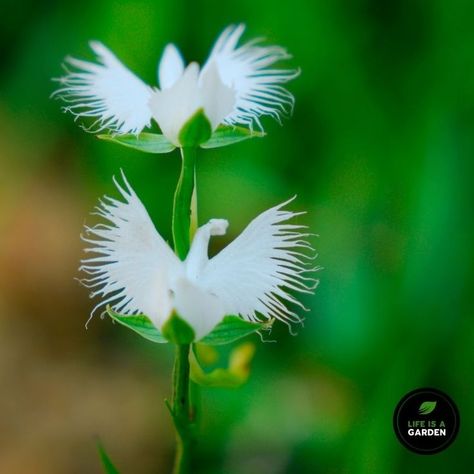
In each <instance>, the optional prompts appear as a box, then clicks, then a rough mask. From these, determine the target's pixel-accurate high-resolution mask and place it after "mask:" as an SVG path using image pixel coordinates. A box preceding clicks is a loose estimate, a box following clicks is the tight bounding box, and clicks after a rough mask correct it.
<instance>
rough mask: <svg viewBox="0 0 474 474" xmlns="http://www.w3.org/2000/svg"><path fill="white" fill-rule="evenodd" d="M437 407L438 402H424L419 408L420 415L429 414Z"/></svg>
mask: <svg viewBox="0 0 474 474" xmlns="http://www.w3.org/2000/svg"><path fill="white" fill-rule="evenodd" d="M435 408H436V402H423V403H422V404H421V405H420V408H418V413H419V414H420V415H429V414H430V413H431V412H432V411H434V409H435Z"/></svg>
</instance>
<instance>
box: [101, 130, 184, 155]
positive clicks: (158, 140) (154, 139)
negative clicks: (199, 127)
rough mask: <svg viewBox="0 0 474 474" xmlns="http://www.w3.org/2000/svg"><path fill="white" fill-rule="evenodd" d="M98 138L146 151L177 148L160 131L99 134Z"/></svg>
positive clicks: (167, 151) (155, 151)
mask: <svg viewBox="0 0 474 474" xmlns="http://www.w3.org/2000/svg"><path fill="white" fill-rule="evenodd" d="M97 138H99V139H100V140H106V141H109V142H113V143H117V144H119V145H123V146H126V147H128V148H133V149H134V150H138V151H143V152H145V153H170V152H171V151H173V150H174V149H175V148H176V147H175V146H174V145H173V144H172V143H171V142H170V141H169V140H168V139H167V138H166V137H165V136H164V135H160V134H158V133H140V134H138V135H133V134H131V133H127V134H125V135H97Z"/></svg>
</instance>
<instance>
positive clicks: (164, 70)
mask: <svg viewBox="0 0 474 474" xmlns="http://www.w3.org/2000/svg"><path fill="white" fill-rule="evenodd" d="M183 72H184V61H183V58H182V56H181V54H180V52H179V50H178V48H177V47H176V46H175V45H174V44H171V43H170V44H168V45H167V46H166V47H165V49H164V51H163V56H161V60H160V65H159V66H158V80H159V84H160V89H169V88H170V87H172V86H173V85H174V84H175V83H176V81H177V80H178V79H179V78H180V77H181V76H182V75H183Z"/></svg>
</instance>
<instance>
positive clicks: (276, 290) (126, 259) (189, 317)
mask: <svg viewBox="0 0 474 474" xmlns="http://www.w3.org/2000/svg"><path fill="white" fill-rule="evenodd" d="M122 178H123V184H119V183H118V181H117V180H116V179H115V178H114V182H115V185H116V186H117V188H118V190H119V192H120V194H121V196H122V198H123V200H117V199H113V198H110V197H107V196H106V197H104V199H102V200H101V201H100V204H99V205H98V206H97V208H96V211H97V212H96V214H98V215H99V216H100V217H102V218H104V219H105V221H106V222H102V223H99V224H97V225H95V226H94V227H87V226H86V232H85V235H83V236H82V238H83V240H84V241H86V242H87V243H89V244H90V247H89V248H87V249H86V252H88V253H89V252H90V253H93V254H94V255H95V256H93V257H91V258H86V259H84V260H82V262H81V263H82V265H81V267H80V270H81V271H83V272H85V273H86V274H87V278H84V279H83V280H81V282H82V283H83V284H84V285H85V286H87V287H88V288H90V289H91V291H92V292H91V297H96V296H97V297H100V298H101V301H100V302H99V303H98V304H97V305H96V307H95V308H94V309H93V311H92V313H91V317H92V315H93V314H94V312H95V311H96V310H97V308H100V307H104V306H106V305H110V306H111V308H112V309H113V310H114V311H116V312H118V313H121V314H125V315H134V314H145V315H147V316H148V317H149V318H150V319H151V321H152V322H153V324H154V325H155V326H156V327H157V328H158V329H160V328H161V327H162V326H163V324H164V323H165V322H166V321H167V320H168V318H169V317H170V316H171V314H172V313H173V312H174V311H175V312H176V313H177V314H178V315H179V316H180V317H181V318H183V319H184V320H185V321H186V322H187V323H188V324H189V325H190V326H191V327H192V328H193V329H194V332H195V334H196V339H197V340H199V339H201V338H202V337H204V336H205V335H206V334H208V333H209V332H210V331H211V330H212V329H213V328H214V327H215V326H216V325H217V324H218V323H219V322H220V321H221V320H222V319H223V317H224V316H226V315H239V316H240V317H242V318H243V319H245V320H247V321H261V320H265V319H271V318H276V319H278V320H280V321H283V322H285V323H286V324H287V325H288V326H289V327H290V330H291V323H300V322H301V321H302V319H301V317H300V316H299V315H298V314H297V313H296V311H295V310H296V309H297V308H298V307H299V308H300V309H303V310H306V308H305V307H304V305H303V304H302V303H301V302H300V301H299V300H298V299H296V298H295V296H294V293H296V292H301V293H313V290H314V289H315V288H316V286H317V283H318V280H316V279H314V278H313V277H312V275H311V274H312V273H313V272H315V271H316V270H318V268H317V267H313V266H312V265H311V261H312V260H313V259H314V258H315V256H316V255H315V254H314V250H313V249H312V247H311V245H310V243H309V242H308V241H307V240H306V238H307V237H308V236H310V235H311V234H309V233H307V232H305V229H306V227H305V226H302V225H296V224H289V223H287V221H288V220H290V219H292V218H294V217H296V216H298V215H300V214H304V213H302V212H299V213H297V212H291V211H287V210H284V209H283V207H284V206H286V205H287V204H288V203H289V202H291V201H292V200H293V199H294V198H292V199H290V200H288V201H286V202H284V203H282V204H279V205H278V206H275V207H272V208H270V209H268V210H266V211H264V212H263V213H261V214H260V215H259V216H257V217H256V218H255V219H254V220H252V221H251V222H250V224H249V225H248V226H247V227H246V228H245V230H244V231H243V232H242V233H241V234H240V235H239V236H238V237H236V238H235V239H234V240H233V241H232V242H231V243H230V244H229V245H227V246H226V247H225V248H224V249H222V250H221V251H220V252H219V253H218V254H217V255H215V256H213V257H212V258H210V259H209V257H208V244H209V240H210V238H211V236H216V235H224V234H225V232H226V230H227V227H228V222H227V221H226V220H224V219H211V220H210V221H209V222H208V223H207V224H205V225H203V226H202V227H200V228H199V229H198V230H197V231H196V234H195V236H194V239H193V241H192V244H191V249H190V251H189V253H188V255H187V257H186V259H185V260H184V261H181V260H179V258H178V257H177V256H176V255H175V254H174V253H173V251H172V249H171V248H170V246H169V245H168V244H167V243H166V242H165V240H164V239H163V238H162V237H161V236H160V234H159V233H158V232H157V231H156V229H155V227H154V225H153V222H152V221H151V219H150V216H149V215H148V213H147V211H146V209H145V207H144V205H143V204H142V202H141V201H140V199H139V198H138V196H137V195H136V194H135V192H134V191H133V189H132V188H131V186H130V185H129V183H128V182H127V180H126V178H125V176H124V175H123V173H122ZM290 306H292V307H294V309H291V308H290Z"/></svg>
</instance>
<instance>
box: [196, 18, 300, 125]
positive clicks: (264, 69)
mask: <svg viewBox="0 0 474 474" xmlns="http://www.w3.org/2000/svg"><path fill="white" fill-rule="evenodd" d="M244 29H245V26H244V25H242V24H241V25H231V26H229V27H227V28H226V29H225V30H224V31H223V32H222V33H221V35H220V36H219V38H218V39H217V41H216V43H215V45H214V48H213V49H212V51H211V54H210V56H209V59H208V60H207V62H206V65H205V66H204V68H203V73H204V71H205V70H206V69H207V68H208V67H210V66H211V65H212V64H213V63H215V64H217V67H218V70H219V73H220V77H221V79H222V81H223V82H224V84H226V85H227V86H229V87H232V88H233V89H234V90H235V91H236V102H235V106H234V109H233V111H232V112H231V113H230V114H228V115H227V116H226V117H225V118H224V122H225V123H227V124H230V125H232V124H243V125H246V126H249V127H250V128H252V127H253V124H254V123H256V124H257V126H258V127H259V128H262V126H261V123H260V120H259V118H260V117H261V116H262V115H270V116H272V117H273V118H275V119H276V120H278V121H280V117H281V115H286V114H288V113H289V112H290V111H291V110H292V108H293V104H294V98H293V95H292V94H291V93H290V92H288V90H286V89H285V88H284V87H283V86H281V85H280V84H283V83H286V82H288V81H289V80H291V79H293V78H295V77H296V76H297V75H298V74H299V71H298V70H288V69H281V70H280V69H271V68H270V66H271V65H272V64H274V63H276V62H278V61H281V60H285V59H289V58H291V56H290V55H289V54H288V53H287V51H286V50H285V49H284V48H281V47H280V46H261V45H259V42H260V41H259V40H254V41H251V42H248V43H246V44H244V45H242V46H239V47H238V46H237V43H238V41H239V39H240V37H241V36H242V33H243V32H244Z"/></svg>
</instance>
